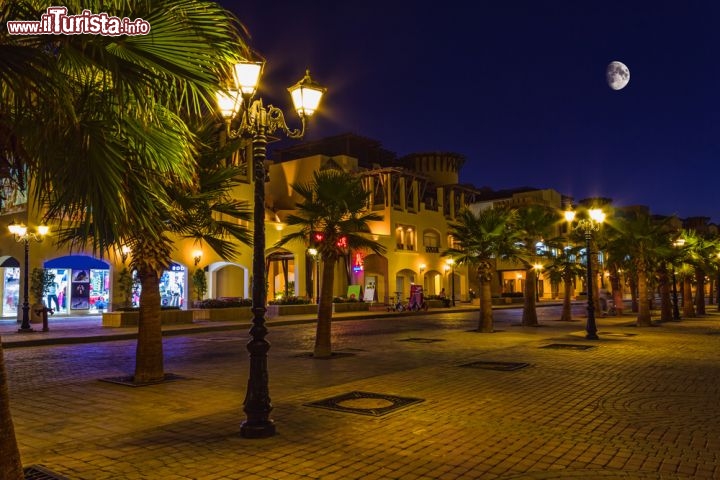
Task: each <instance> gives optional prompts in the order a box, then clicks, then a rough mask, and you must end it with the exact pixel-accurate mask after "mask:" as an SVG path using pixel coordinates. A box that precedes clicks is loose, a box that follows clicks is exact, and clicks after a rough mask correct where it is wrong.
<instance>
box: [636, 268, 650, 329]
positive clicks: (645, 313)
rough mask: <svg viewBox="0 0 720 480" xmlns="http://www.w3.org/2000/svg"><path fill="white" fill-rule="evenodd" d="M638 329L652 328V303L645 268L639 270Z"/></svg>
mask: <svg viewBox="0 0 720 480" xmlns="http://www.w3.org/2000/svg"><path fill="white" fill-rule="evenodd" d="M637 276H638V316H637V326H638V327H651V326H652V320H651V317H650V302H649V301H648V281H647V272H646V271H645V267H640V268H638V272H637Z"/></svg>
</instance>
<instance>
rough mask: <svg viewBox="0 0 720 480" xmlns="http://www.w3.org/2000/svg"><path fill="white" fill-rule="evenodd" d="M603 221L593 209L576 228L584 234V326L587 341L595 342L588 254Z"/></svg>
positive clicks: (568, 217)
mask: <svg viewBox="0 0 720 480" xmlns="http://www.w3.org/2000/svg"><path fill="white" fill-rule="evenodd" d="M574 219H575V212H571V211H567V212H565V220H567V221H568V223H572V221H573V220H574ZM604 221H605V213H604V212H603V211H602V210H600V209H599V208H593V209H590V210H589V211H588V216H587V218H581V219H580V220H578V222H577V223H578V225H577V227H576V228H578V229H579V230H581V231H582V232H584V233H585V267H586V271H587V282H586V283H587V324H586V326H585V331H586V335H585V338H587V339H588V340H597V339H598V335H597V326H596V325H595V302H594V301H593V300H594V299H593V271H592V262H591V258H592V253H591V252H590V247H591V242H590V240H592V233H593V232H594V231H597V230H599V229H600V225H602V223H603V222H604Z"/></svg>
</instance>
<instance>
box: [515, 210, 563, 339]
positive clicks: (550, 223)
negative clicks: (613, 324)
mask: <svg viewBox="0 0 720 480" xmlns="http://www.w3.org/2000/svg"><path fill="white" fill-rule="evenodd" d="M559 221H560V215H559V212H558V211H557V210H556V209H554V208H549V207H546V206H544V205H532V204H531V205H524V206H522V207H520V208H518V210H517V215H516V218H515V224H514V227H515V231H516V236H517V238H518V243H517V244H516V250H515V252H514V254H513V255H512V257H513V258H514V259H516V260H518V261H519V262H520V263H521V264H522V265H523V266H524V267H525V299H524V303H523V314H522V325H523V326H526V327H534V326H537V325H538V319H537V309H536V302H535V300H536V297H537V293H536V291H535V290H536V285H537V270H536V269H535V268H534V264H535V263H536V262H537V261H538V259H539V257H541V256H545V253H544V252H543V251H539V250H538V244H539V243H540V242H542V241H543V240H544V241H547V240H548V239H549V238H551V237H552V236H553V235H554V234H555V228H556V226H557V224H558V222H559Z"/></svg>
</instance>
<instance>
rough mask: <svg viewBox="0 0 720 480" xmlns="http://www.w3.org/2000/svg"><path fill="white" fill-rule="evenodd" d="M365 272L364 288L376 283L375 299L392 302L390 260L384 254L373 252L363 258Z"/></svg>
mask: <svg viewBox="0 0 720 480" xmlns="http://www.w3.org/2000/svg"><path fill="white" fill-rule="evenodd" d="M363 268H364V269H365V274H364V278H363V290H364V289H366V288H367V286H368V284H370V283H373V282H374V285H375V295H374V297H373V298H374V301H376V302H382V303H385V304H387V303H390V295H391V293H390V288H388V260H387V258H385V257H383V256H382V255H378V254H377V253H372V254H370V255H368V256H366V257H365V258H364V259H363Z"/></svg>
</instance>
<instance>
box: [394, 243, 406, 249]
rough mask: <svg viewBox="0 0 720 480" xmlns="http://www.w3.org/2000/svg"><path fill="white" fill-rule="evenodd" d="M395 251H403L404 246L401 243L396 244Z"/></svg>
mask: <svg viewBox="0 0 720 480" xmlns="http://www.w3.org/2000/svg"><path fill="white" fill-rule="evenodd" d="M396 249H397V250H405V245H403V244H402V243H398V244H397V245H396Z"/></svg>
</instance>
